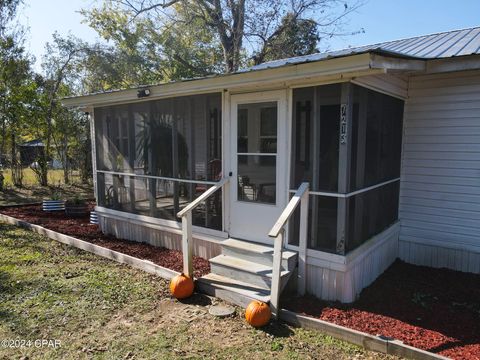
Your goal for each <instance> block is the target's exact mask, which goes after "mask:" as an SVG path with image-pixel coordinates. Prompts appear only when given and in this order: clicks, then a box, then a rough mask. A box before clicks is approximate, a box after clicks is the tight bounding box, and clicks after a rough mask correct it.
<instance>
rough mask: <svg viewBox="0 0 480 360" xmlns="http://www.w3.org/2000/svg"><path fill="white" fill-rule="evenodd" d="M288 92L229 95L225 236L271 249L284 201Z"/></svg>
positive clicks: (285, 192) (285, 191)
mask: <svg viewBox="0 0 480 360" xmlns="http://www.w3.org/2000/svg"><path fill="white" fill-rule="evenodd" d="M286 94H287V92H286V91H269V92H261V93H250V94H242V95H232V96H231V107H230V109H231V114H230V119H231V127H230V129H231V134H230V140H231V150H230V153H231V159H230V164H231V172H232V174H231V175H232V177H231V182H230V201H229V203H230V224H229V225H230V227H229V232H230V236H231V237H234V238H239V239H244V240H252V241H257V242H261V243H266V244H272V240H271V239H270V238H269V237H268V232H269V231H270V229H271V228H272V226H273V225H274V223H275V222H276V220H277V219H278V217H279V215H280V214H281V212H282V211H283V209H284V207H285V206H286V202H287V190H288V189H287V180H288V174H287V95H286Z"/></svg>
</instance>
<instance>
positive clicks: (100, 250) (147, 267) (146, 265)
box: [0, 214, 180, 280]
mask: <svg viewBox="0 0 480 360" xmlns="http://www.w3.org/2000/svg"><path fill="white" fill-rule="evenodd" d="M0 220H2V221H4V222H6V223H8V224H11V225H16V226H19V227H22V228H24V229H27V230H31V231H33V232H36V233H38V234H41V235H45V236H47V237H48V238H50V239H52V240H56V241H58V242H61V243H63V244H67V245H71V246H74V247H76V248H78V249H81V250H84V251H88V252H90V253H92V254H95V255H98V256H102V257H104V258H107V259H110V260H114V261H117V262H119V263H121V264H127V265H130V266H132V267H134V268H137V269H140V270H143V271H145V272H147V273H150V274H154V275H158V276H160V277H161V278H164V279H166V280H170V279H171V278H173V277H174V276H176V275H179V274H180V273H179V272H177V271H174V270H171V269H168V268H166V267H163V266H160V265H157V264H154V263H153V262H151V261H148V260H142V259H139V258H136V257H133V256H130V255H126V254H123V253H121V252H118V251H114V250H110V249H107V248H105V247H102V246H99V245H95V244H92V243H89V242H88V241H84V240H80V239H77V238H74V237H73V236H69V235H65V234H62V233H59V232H56V231H53V230H50V229H46V228H44V227H43V226H40V225H35V224H31V223H29V222H26V221H23V220H19V219H16V218H14V217H11V216H8V215H4V214H0Z"/></svg>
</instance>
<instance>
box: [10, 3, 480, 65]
mask: <svg viewBox="0 0 480 360" xmlns="http://www.w3.org/2000/svg"><path fill="white" fill-rule="evenodd" d="M364 1H365V2H366V4H365V5H364V6H363V7H361V8H360V9H358V10H357V11H356V12H355V13H353V14H352V15H351V16H350V18H349V23H348V25H347V26H346V28H345V30H347V31H355V30H358V29H360V28H363V29H364V30H365V33H362V34H358V35H354V36H348V37H343V38H334V39H330V40H329V41H328V48H329V50H336V49H343V48H346V47H349V46H359V45H366V44H373V43H377V42H382V41H389V40H395V39H401V38H407V37H412V36H416V35H425V34H431V33H436V32H442V31H448V30H454V29H461V28H468V27H474V26H480V0H456V1H452V0H364ZM24 2H25V5H24V6H23V7H22V9H21V12H20V15H19V21H20V23H21V24H23V25H25V26H27V27H28V28H29V33H28V35H27V42H26V45H27V47H28V49H29V51H30V53H32V54H33V55H34V56H35V57H36V59H37V64H36V67H37V69H39V64H40V60H41V56H42V54H43V53H44V47H45V44H46V43H47V42H50V41H51V40H52V34H53V33H54V32H55V31H58V32H59V33H60V34H68V33H69V32H71V33H72V34H73V35H75V36H77V37H79V38H81V39H83V40H86V41H90V42H93V41H95V40H96V39H98V37H97V35H96V33H95V31H93V30H92V29H90V28H89V27H88V25H86V24H82V16H81V15H80V14H79V13H78V11H79V10H80V9H82V8H90V7H91V6H93V5H95V4H96V3H97V4H99V3H100V0H97V1H95V0H24Z"/></svg>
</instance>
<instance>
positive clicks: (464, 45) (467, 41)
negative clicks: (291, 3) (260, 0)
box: [240, 27, 480, 72]
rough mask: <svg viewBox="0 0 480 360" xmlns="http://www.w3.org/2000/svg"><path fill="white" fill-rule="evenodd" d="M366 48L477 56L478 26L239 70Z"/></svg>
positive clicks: (404, 53)
mask: <svg viewBox="0 0 480 360" xmlns="http://www.w3.org/2000/svg"><path fill="white" fill-rule="evenodd" d="M369 51H372V52H381V53H385V54H390V55H395V56H401V57H408V58H415V59H421V60H429V59H441V58H449V57H455V56H465V55H477V54H480V27H474V28H470V29H461V30H452V31H446V32H441V33H436V34H430V35H423V36H416V37H412V38H407V39H401V40H393V41H387V42H383V43H378V44H373V45H365V46H359V47H352V48H348V49H343V50H337V51H329V52H323V53H317V54H312V55H305V56H298V57H293V58H288V59H282V60H274V61H269V62H265V63H262V64H260V65H256V66H252V67H249V68H246V69H242V70H240V72H248V71H255V70H262V69H270V68H277V67H281V66H286V65H293V64H300V63H305V62H314V61H321V60H326V59H331V58H336V57H343V56H349V55H356V54H360V53H365V52H369Z"/></svg>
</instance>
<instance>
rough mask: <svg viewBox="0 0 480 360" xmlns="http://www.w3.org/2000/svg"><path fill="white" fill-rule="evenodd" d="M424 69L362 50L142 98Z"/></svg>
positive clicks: (168, 87)
mask: <svg viewBox="0 0 480 360" xmlns="http://www.w3.org/2000/svg"><path fill="white" fill-rule="evenodd" d="M390 70H395V71H425V61H424V60H417V59H411V58H405V57H398V56H394V55H392V56H385V55H381V54H379V53H378V52H376V51H366V52H364V53H361V54H355V55H346V56H341V57H336V58H330V59H323V60H319V61H311V62H304V63H300V64H288V65H285V66H282V67H278V68H267V69H262V70H256V71H250V72H241V73H235V74H226V75H218V76H214V77H207V78H202V79H195V80H184V81H178V82H172V83H166V84H160V85H153V86H148V88H149V90H150V96H148V98H142V100H151V99H156V98H163V97H169V96H179V95H189V94H198V93H208V92H219V91H223V90H230V91H232V90H233V91H234V90H235V89H239V88H248V87H258V86H259V85H260V84H261V85H262V86H268V85H269V84H277V85H278V84H283V85H284V86H294V85H295V84H296V83H297V82H305V80H306V79H307V80H310V79H311V80H312V81H313V80H314V79H315V80H319V79H321V78H322V77H323V78H325V77H328V76H332V75H338V76H339V77H343V76H348V75H352V74H355V75H358V74H359V73H361V74H362V75H368V74H369V73H374V72H375V73H378V71H390ZM141 88H145V86H141V87H137V88H132V89H127V90H120V91H114V92H106V93H100V94H91V95H84V96H78V97H72V98H64V99H61V100H60V101H61V103H62V104H63V105H64V106H67V107H80V108H92V107H97V106H105V105H109V104H115V103H126V102H132V101H138V97H137V92H138V90H139V89H141Z"/></svg>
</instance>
